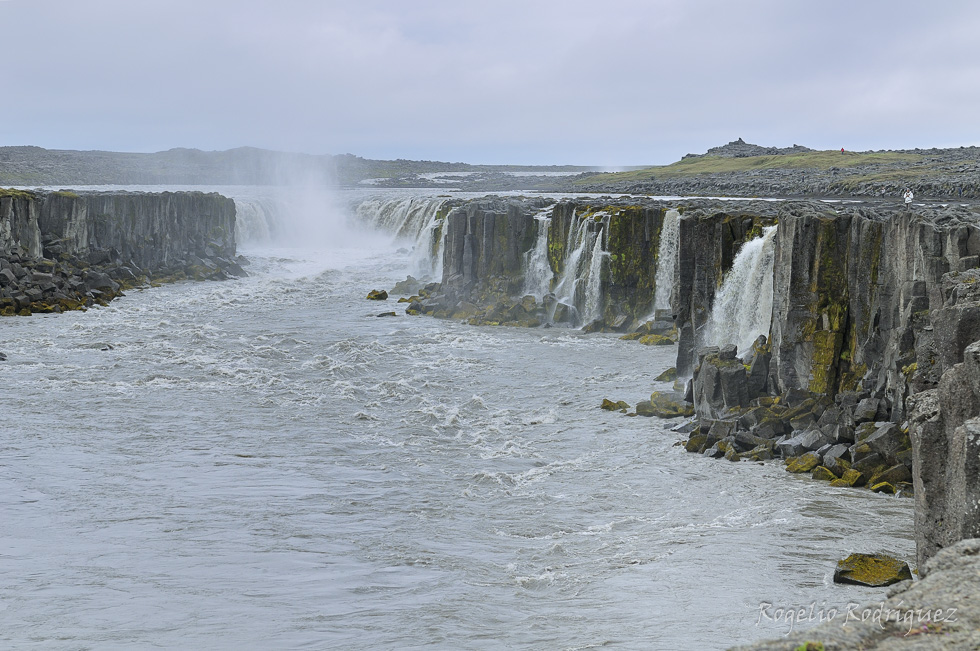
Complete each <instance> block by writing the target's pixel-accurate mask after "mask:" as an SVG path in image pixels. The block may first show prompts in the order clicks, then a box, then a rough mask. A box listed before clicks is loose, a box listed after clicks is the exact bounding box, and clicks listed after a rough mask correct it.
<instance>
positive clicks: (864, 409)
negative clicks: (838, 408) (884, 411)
mask: <svg viewBox="0 0 980 651" xmlns="http://www.w3.org/2000/svg"><path fill="white" fill-rule="evenodd" d="M877 415H878V399H877V398H865V399H864V400H862V401H861V402H859V403H858V404H857V406H856V407H855V408H854V422H856V423H864V422H867V421H869V420H870V421H873V420H875V417H876V416H877Z"/></svg>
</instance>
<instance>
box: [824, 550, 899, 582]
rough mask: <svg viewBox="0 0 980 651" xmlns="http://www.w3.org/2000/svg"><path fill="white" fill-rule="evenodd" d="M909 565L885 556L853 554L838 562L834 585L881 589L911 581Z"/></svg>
mask: <svg viewBox="0 0 980 651" xmlns="http://www.w3.org/2000/svg"><path fill="white" fill-rule="evenodd" d="M911 580H912V571H911V570H910V569H909V565H908V563H906V562H904V561H900V560H898V559H896V558H892V557H891V556H886V555H884V554H851V555H850V556H848V557H847V558H845V559H844V560H842V561H838V563H837V569H836V571H835V572H834V583H851V584H854V585H864V586H869V587H872V588H881V587H884V586H887V585H892V584H893V583H898V582H899V581H911Z"/></svg>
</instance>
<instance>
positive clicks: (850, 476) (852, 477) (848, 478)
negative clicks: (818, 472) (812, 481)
mask: <svg viewBox="0 0 980 651" xmlns="http://www.w3.org/2000/svg"><path fill="white" fill-rule="evenodd" d="M864 484H865V480H864V475H862V474H861V473H860V472H859V471H857V470H845V471H844V474H843V475H841V477H840V479H835V480H833V481H832V482H830V485H831V486H843V487H851V486H864Z"/></svg>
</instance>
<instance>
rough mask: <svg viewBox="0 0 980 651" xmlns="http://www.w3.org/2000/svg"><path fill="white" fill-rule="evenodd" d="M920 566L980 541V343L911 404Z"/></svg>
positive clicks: (917, 551) (972, 347) (911, 400)
mask: <svg viewBox="0 0 980 651" xmlns="http://www.w3.org/2000/svg"><path fill="white" fill-rule="evenodd" d="M909 404H910V406H911V414H910V420H911V422H912V426H911V435H912V453H913V459H914V464H915V466H914V467H915V473H914V481H915V500H916V508H915V534H916V540H915V542H916V554H917V557H918V562H919V563H920V564H922V563H923V562H924V561H926V560H927V559H929V558H930V557H931V556H933V555H934V554H935V553H936V552H937V551H938V550H940V549H943V548H944V547H948V546H950V545H952V544H953V543H955V542H956V541H958V540H960V539H963V538H976V537H980V341H977V342H975V343H973V344H971V345H969V346H967V347H966V350H965V351H964V353H963V362H962V363H960V364H955V365H954V366H953V367H952V368H950V369H949V370H947V371H946V372H945V373H944V374H943V375H942V378H941V380H940V382H939V387H938V388H936V389H931V390H928V391H923V392H921V393H918V394H915V395H914V396H912V397H911V398H910V399H909Z"/></svg>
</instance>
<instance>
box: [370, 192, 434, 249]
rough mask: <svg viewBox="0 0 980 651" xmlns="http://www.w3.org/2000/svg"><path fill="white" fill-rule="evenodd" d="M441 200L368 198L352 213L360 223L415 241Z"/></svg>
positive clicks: (427, 198)
mask: <svg viewBox="0 0 980 651" xmlns="http://www.w3.org/2000/svg"><path fill="white" fill-rule="evenodd" d="M445 202H446V200H445V198H429V197H411V198H408V199H368V200H366V201H362V202H360V203H359V204H358V205H357V207H356V209H355V214H356V216H357V219H358V221H359V222H360V223H362V224H365V225H367V226H370V227H372V228H376V229H378V230H381V231H384V232H386V233H391V234H392V235H394V236H395V237H399V238H402V239H407V240H413V241H414V240H416V239H418V236H419V234H421V233H422V231H423V230H424V229H425V227H426V226H429V225H430V223H431V222H432V218H433V217H434V216H435V215H436V213H437V212H438V211H439V208H440V207H441V206H442V204H443V203H445Z"/></svg>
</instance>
